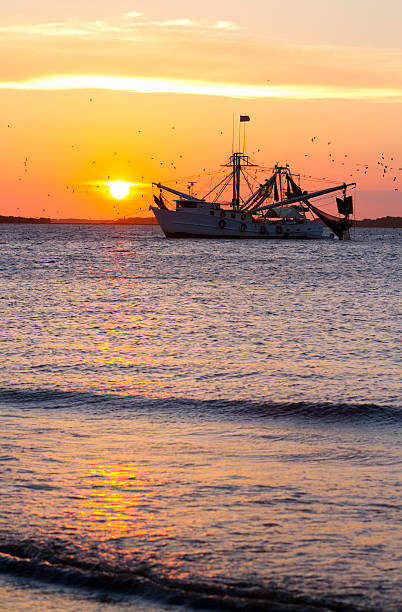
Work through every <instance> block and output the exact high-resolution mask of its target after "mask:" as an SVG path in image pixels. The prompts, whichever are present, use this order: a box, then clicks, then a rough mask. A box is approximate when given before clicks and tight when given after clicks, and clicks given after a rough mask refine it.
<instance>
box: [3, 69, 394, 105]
mask: <svg viewBox="0 0 402 612" xmlns="http://www.w3.org/2000/svg"><path fill="white" fill-rule="evenodd" d="M0 89H13V90H22V91H60V90H72V89H90V90H94V89H103V90H112V91H126V92H136V93H147V94H149V93H153V94H184V95H198V96H217V97H226V98H259V99H262V98H267V99H269V98H271V99H272V98H284V99H294V100H360V101H375V102H401V101H402V89H397V88H396V89H386V88H357V87H356V88H353V87H329V86H327V87H326V86H302V85H298V86H292V85H273V86H268V85H263V86H261V85H248V84H241V83H219V82H212V81H190V80H183V79H182V80H179V79H163V78H151V77H149V78H141V77H117V76H95V75H64V76H46V77H42V78H37V79H30V80H25V81H13V82H0Z"/></svg>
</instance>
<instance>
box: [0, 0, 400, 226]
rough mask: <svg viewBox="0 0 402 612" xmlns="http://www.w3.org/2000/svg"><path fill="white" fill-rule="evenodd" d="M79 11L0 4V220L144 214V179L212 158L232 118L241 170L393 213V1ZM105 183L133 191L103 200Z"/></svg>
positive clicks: (179, 172)
mask: <svg viewBox="0 0 402 612" xmlns="http://www.w3.org/2000/svg"><path fill="white" fill-rule="evenodd" d="M82 4H83V3H81V4H80V3H78V2H77V1H75V0H74V1H73V2H70V3H69V4H68V5H67V4H66V5H65V6H62V7H60V6H56V7H55V6H53V5H52V4H51V3H50V2H46V1H43V2H41V3H40V4H39V6H37V7H36V9H35V12H34V11H33V7H32V3H30V2H28V0H26V1H24V0H20V1H19V2H17V4H16V5H15V6H14V7H10V8H0V16H1V17H2V19H1V20H0V23H1V26H0V57H1V62H0V97H1V109H2V116H1V121H0V134H1V140H2V144H3V146H2V151H1V163H2V169H3V172H2V173H1V179H0V180H1V191H2V194H3V197H2V199H1V208H0V214H14V215H19V214H20V215H33V216H42V215H43V216H52V217H64V218H65V217H86V218H93V219H99V218H116V217H118V216H123V215H138V214H139V215H145V214H148V206H149V204H150V194H151V191H150V187H149V184H150V183H151V182H152V181H159V180H160V181H162V182H165V183H168V184H169V183H171V184H173V185H174V184H175V182H176V180H177V181H179V183H180V179H182V178H185V177H191V176H194V175H197V174H208V171H211V170H214V169H216V168H218V167H219V165H220V164H221V163H224V162H225V161H226V157H227V155H228V154H229V153H230V152H231V146H232V117H233V114H234V115H235V117H236V118H237V117H238V115H239V114H241V113H242V114H248V115H250V117H251V122H250V124H249V125H248V126H247V127H248V133H247V152H248V153H250V154H253V153H254V155H252V157H253V160H254V161H255V162H256V163H261V164H262V165H265V166H269V165H271V164H273V163H275V162H278V161H279V162H288V163H290V164H291V166H292V168H294V169H295V170H297V171H299V172H300V173H301V174H302V175H308V176H314V177H317V178H324V177H325V178H326V179H329V180H331V181H339V182H343V181H347V182H350V181H352V180H353V181H354V180H355V181H357V183H358V191H357V217H358V218H363V217H378V216H383V215H387V214H389V215H401V214H402V206H401V199H402V170H400V169H399V168H402V155H401V153H400V142H401V137H402V127H401V125H402V122H401V102H402V48H401V46H402V45H401V43H400V37H399V34H398V32H399V29H398V27H397V23H401V18H402V9H401V7H400V4H399V3H397V2H396V1H395V2H394V1H393V0H389V1H388V2H387V3H385V4H386V5H387V6H386V7H385V9H384V8H382V9H381V12H379V9H378V7H377V5H376V4H375V3H374V2H371V0H368V1H366V2H361V1H360V0H355V2H354V4H353V7H352V8H350V7H349V9H348V13H346V10H347V8H346V7H347V6H348V5H347V3H346V2H344V0H342V1H340V2H338V3H337V7H335V8H334V7H333V5H332V4H333V3H330V2H326V0H323V2H321V3H319V6H320V9H319V10H318V9H317V2H315V1H314V0H306V1H305V2H304V3H303V7H304V8H303V11H301V8H300V5H301V3H300V2H297V1H296V0H290V1H289V2H288V3H287V7H286V8H285V9H282V12H281V13H280V14H278V12H277V11H278V5H277V3H273V2H268V1H266V2H262V0H261V1H257V0H254V1H253V2H251V3H250V5H248V6H249V10H248V11H244V6H245V5H244V3H238V2H234V3H233V2H231V3H229V2H226V0H224V1H222V2H221V3H219V4H218V6H215V4H214V3H212V2H209V0H208V1H206V2H203V3H195V4H194V3H192V4H191V6H188V5H187V4H184V3H180V2H178V3H176V4H175V6H174V7H170V8H169V7H168V6H167V5H166V4H163V3H162V2H157V1H154V2H152V1H151V2H148V3H145V2H142V1H138V2H135V3H129V2H125V1H124V0H118V1H117V2H115V3H114V4H113V6H112V7H111V6H109V4H106V3H104V2H100V3H99V4H98V5H97V7H96V9H95V8H94V6H89V5H88V3H86V5H85V6H82ZM91 4H92V3H91ZM359 8H360V9H361V10H360V12H359V10H358V9H359ZM363 9H364V10H363ZM391 9H392V10H391ZM346 18H347V19H346ZM346 22H347V24H346ZM342 24H343V26H342ZM379 26H381V27H379ZM312 137H315V139H314V141H313V142H312V140H311V139H312ZM328 143H330V144H328ZM258 149H260V151H259V152H258ZM332 160H334V161H332ZM366 165H367V166H368V168H366ZM204 168H205V171H204V170H203V169H204ZM384 169H385V170H386V171H385V173H384ZM108 180H127V181H130V182H132V183H135V185H133V186H132V188H131V194H130V196H128V197H127V198H126V199H124V200H120V201H117V200H114V199H113V198H112V197H111V196H110V195H109V194H108V192H107V186H106V185H105V184H104V183H105V182H106V181H108Z"/></svg>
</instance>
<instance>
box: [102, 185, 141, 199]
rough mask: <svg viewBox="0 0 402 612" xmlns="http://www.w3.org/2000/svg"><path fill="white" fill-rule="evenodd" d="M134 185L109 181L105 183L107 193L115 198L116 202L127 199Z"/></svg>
mask: <svg viewBox="0 0 402 612" xmlns="http://www.w3.org/2000/svg"><path fill="white" fill-rule="evenodd" d="M133 184H134V183H129V182H127V181H110V182H109V183H106V185H109V193H110V195H111V196H113V197H114V198H116V199H117V200H122V199H123V198H125V197H127V196H128V194H129V193H130V187H131V185H133Z"/></svg>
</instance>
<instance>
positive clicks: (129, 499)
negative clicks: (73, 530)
mask: <svg viewBox="0 0 402 612" xmlns="http://www.w3.org/2000/svg"><path fill="white" fill-rule="evenodd" d="M167 482H168V480H167V479H166V478H163V477H161V476H156V475H155V474H152V473H151V472H150V471H147V470H144V469H143V468H139V467H136V466H134V465H133V464H130V463H127V464H119V465H117V464H110V465H106V464H99V465H94V466H93V467H91V469H90V470H89V472H88V473H87V474H85V476H84V479H83V481H82V485H83V487H84V488H85V489H86V493H85V495H84V494H82V490H81V492H80V493H81V494H80V495H79V497H80V499H81V504H80V508H79V509H78V510H77V511H76V514H77V515H78V516H77V518H78V520H79V523H80V524H81V525H82V526H83V527H85V530H86V531H87V532H90V533H91V534H92V535H95V536H96V537H98V538H99V539H116V538H120V537H139V538H140V539H144V540H149V541H151V540H154V539H161V538H164V537H167V536H168V532H169V528H168V527H166V526H164V527H163V528H162V527H161V522H160V520H159V519H158V514H159V512H160V508H159V506H160V501H159V490H160V488H161V487H163V486H164V485H165V484H166V483H167Z"/></svg>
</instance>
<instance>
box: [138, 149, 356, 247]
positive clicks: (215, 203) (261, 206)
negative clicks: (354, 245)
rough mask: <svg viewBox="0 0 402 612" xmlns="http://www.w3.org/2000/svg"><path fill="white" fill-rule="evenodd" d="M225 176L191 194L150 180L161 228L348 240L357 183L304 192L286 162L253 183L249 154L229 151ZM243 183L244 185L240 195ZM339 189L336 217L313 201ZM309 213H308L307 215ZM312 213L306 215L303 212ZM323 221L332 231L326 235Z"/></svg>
mask: <svg viewBox="0 0 402 612" xmlns="http://www.w3.org/2000/svg"><path fill="white" fill-rule="evenodd" d="M223 167H226V168H229V170H227V171H226V174H225V176H224V177H223V178H222V180H220V181H219V182H218V184H216V185H214V187H212V188H211V189H209V191H208V193H206V194H205V196H198V197H197V196H196V195H194V194H193V190H192V187H193V186H194V184H195V183H193V182H192V183H190V184H189V188H188V193H185V192H182V191H178V190H177V189H173V188H172V187H168V186H166V185H162V184H161V183H153V184H152V185H153V186H155V187H156V188H157V189H158V190H159V194H158V195H157V194H154V196H153V197H154V202H155V206H151V207H150V209H151V210H152V211H153V213H154V215H155V217H156V219H157V221H158V223H159V225H160V227H161V229H162V231H163V233H164V234H165V236H166V237H167V238H260V239H261V238H264V239H265V238H277V239H282V240H283V239H321V238H329V237H331V238H333V237H334V234H335V235H336V236H338V238H339V239H340V240H350V234H349V228H350V226H351V221H350V215H351V214H352V212H353V201H352V196H350V195H347V189H348V188H352V187H355V186H356V184H355V183H349V184H346V183H343V184H342V185H337V186H335V187H329V188H327V189H321V190H318V191H310V192H308V191H303V190H302V188H301V187H300V176H299V175H296V174H293V173H292V172H291V170H290V168H289V165H285V166H282V165H278V164H276V165H275V166H274V168H273V169H272V170H271V171H272V174H271V176H270V177H269V178H266V179H265V180H264V181H263V182H262V183H260V184H259V186H258V187H257V189H254V190H253V188H252V181H251V180H250V169H251V168H256V167H257V166H256V165H255V164H253V163H251V161H250V158H249V156H248V155H246V154H245V153H242V152H238V153H232V155H231V156H230V158H229V161H228V163H226V164H224V166H223ZM242 182H244V183H245V185H246V187H247V188H248V193H247V195H243V189H242ZM228 188H229V189H230V192H231V200H229V201H226V202H222V201H221V202H220V201H219V200H220V199H221V196H222V194H223V193H224V192H225V190H227V189H228ZM336 192H342V197H339V198H336V202H337V206H338V212H339V215H340V216H339V217H336V216H334V215H330V214H328V213H326V212H324V211H323V210H320V209H319V208H317V207H316V206H315V205H314V204H312V203H311V200H313V199H314V198H318V197H321V196H325V195H327V194H335V193H336ZM166 194H173V195H174V196H177V199H175V200H174V203H175V206H174V207H173V208H171V207H170V206H169V203H168V200H167V197H166ZM310 213H311V214H310ZM308 214H309V216H310V217H311V218H309V217H308V216H307V215H308ZM323 224H325V225H326V226H327V227H328V228H329V229H330V230H331V232H333V233H331V234H329V235H324V226H323Z"/></svg>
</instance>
